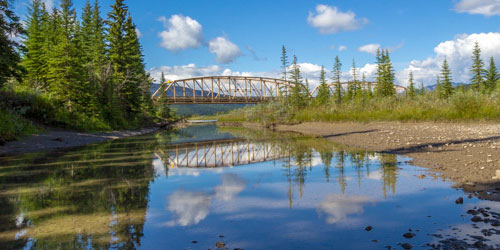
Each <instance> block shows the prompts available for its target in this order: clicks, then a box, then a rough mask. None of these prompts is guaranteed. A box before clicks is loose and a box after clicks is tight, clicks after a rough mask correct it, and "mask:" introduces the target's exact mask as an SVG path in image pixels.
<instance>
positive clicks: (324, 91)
mask: <svg viewBox="0 0 500 250" xmlns="http://www.w3.org/2000/svg"><path fill="white" fill-rule="evenodd" d="M329 98H330V88H329V87H328V84H327V82H326V73H325V67H323V66H321V73H320V76H319V87H318V95H317V96H316V99H317V100H318V102H319V103H320V104H325V103H326V102H328V99H329Z"/></svg>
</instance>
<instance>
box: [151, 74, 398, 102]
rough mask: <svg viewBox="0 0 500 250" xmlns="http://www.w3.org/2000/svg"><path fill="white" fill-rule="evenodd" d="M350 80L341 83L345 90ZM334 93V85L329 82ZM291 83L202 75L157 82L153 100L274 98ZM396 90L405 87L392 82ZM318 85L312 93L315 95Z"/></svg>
mask: <svg viewBox="0 0 500 250" xmlns="http://www.w3.org/2000/svg"><path fill="white" fill-rule="evenodd" d="M350 83H352V82H343V83H341V85H342V87H343V88H344V89H345V88H346V87H347V86H348V85H349V84H350ZM356 84H361V85H362V86H364V88H368V86H370V85H371V86H372V87H375V86H376V83H374V82H356ZM328 86H329V88H330V91H331V92H332V93H333V91H334V88H335V84H333V83H332V84H329V85H328ZM292 87H293V83H292V82H291V81H285V80H282V79H275V78H268V77H247V76H204V77H195V78H188V79H180V80H175V81H167V82H165V83H162V84H160V87H159V88H158V90H156V91H155V92H154V93H153V95H152V97H153V100H154V101H161V102H166V103H168V104H238V103H242V104H251V103H261V102H268V101H272V100H275V99H276V98H278V97H280V96H287V95H288V94H289V93H291V90H292ZM394 88H395V89H396V92H404V91H406V88H405V87H403V86H398V85H395V86H394ZM317 90H318V87H316V88H314V89H313V91H312V92H311V98H313V97H314V96H315V95H316V94H317Z"/></svg>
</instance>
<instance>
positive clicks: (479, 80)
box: [471, 42, 485, 92]
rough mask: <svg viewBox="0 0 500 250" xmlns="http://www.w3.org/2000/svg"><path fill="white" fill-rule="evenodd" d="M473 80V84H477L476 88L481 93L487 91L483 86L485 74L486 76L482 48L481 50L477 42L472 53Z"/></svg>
mask: <svg viewBox="0 0 500 250" xmlns="http://www.w3.org/2000/svg"><path fill="white" fill-rule="evenodd" d="M471 73H472V78H471V82H472V83H473V84H476V88H477V89H479V90H480V91H483V92H484V91H485V88H484V86H483V84H484V82H483V74H484V63H483V60H481V48H479V43H478V42H476V44H475V45H474V50H473V51H472V68H471Z"/></svg>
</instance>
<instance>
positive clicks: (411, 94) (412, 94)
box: [407, 71, 416, 98]
mask: <svg viewBox="0 0 500 250" xmlns="http://www.w3.org/2000/svg"><path fill="white" fill-rule="evenodd" d="M407 95H408V96H409V97H410V98H414V97H415V95H416V92H415V82H414V81H413V71H410V74H409V75H408V92H407Z"/></svg>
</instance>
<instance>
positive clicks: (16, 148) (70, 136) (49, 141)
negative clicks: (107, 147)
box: [0, 127, 160, 156]
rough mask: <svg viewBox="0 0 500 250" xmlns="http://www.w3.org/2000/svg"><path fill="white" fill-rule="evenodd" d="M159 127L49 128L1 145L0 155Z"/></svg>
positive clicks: (137, 133)
mask: <svg viewBox="0 0 500 250" xmlns="http://www.w3.org/2000/svg"><path fill="white" fill-rule="evenodd" d="M159 129H160V127H152V128H144V129H139V130H126V131H113V132H107V133H95V134H90V133H80V132H72V131H57V130H49V131H47V132H46V133H43V134H38V135H32V136H29V137H27V138H24V139H21V140H19V141H12V142H7V143H6V144H5V145H3V146H0V156H2V155H12V154H21V153H30V152H41V151H48V150H55V149H62V148H73V147H80V146H84V145H87V144H92V143H99V142H103V141H108V140H114V139H119V138H125V137H130V136H137V135H142V134H148V133H152V132H155V131H158V130H159Z"/></svg>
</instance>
